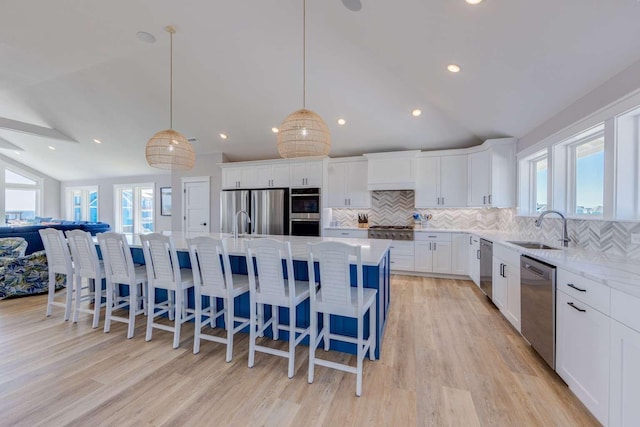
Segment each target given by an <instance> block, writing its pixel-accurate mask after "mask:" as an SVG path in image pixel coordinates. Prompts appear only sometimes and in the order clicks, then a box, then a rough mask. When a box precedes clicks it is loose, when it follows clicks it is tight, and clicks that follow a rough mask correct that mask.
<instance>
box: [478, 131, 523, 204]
mask: <svg viewBox="0 0 640 427" xmlns="http://www.w3.org/2000/svg"><path fill="white" fill-rule="evenodd" d="M516 142H517V139H516V138H501V139H490V140H487V141H486V142H485V143H484V144H482V150H481V151H477V152H473V153H470V154H469V156H468V171H467V173H468V176H467V178H468V198H467V204H468V206H473V207H475V206H492V207H497V208H510V207H514V206H515V202H516V194H515V193H516V185H515V183H516V159H515V151H516Z"/></svg>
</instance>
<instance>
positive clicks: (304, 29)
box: [302, 0, 307, 109]
mask: <svg viewBox="0 0 640 427" xmlns="http://www.w3.org/2000/svg"><path fill="white" fill-rule="evenodd" d="M302 108H305V109H306V108H307V0H302Z"/></svg>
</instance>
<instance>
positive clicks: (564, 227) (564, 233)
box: [536, 210, 571, 248]
mask: <svg viewBox="0 0 640 427" xmlns="http://www.w3.org/2000/svg"><path fill="white" fill-rule="evenodd" d="M552 213H554V214H558V215H559V216H560V218H562V239H560V241H561V242H562V244H563V245H564V247H565V248H567V247H569V242H570V241H571V239H570V238H569V234H568V233H567V218H565V216H564V215H563V214H562V213H561V212H558V211H553V210H549V211H544V212H542V213H541V214H540V216H539V217H538V219H536V227H542V218H544V217H545V215H548V214H552Z"/></svg>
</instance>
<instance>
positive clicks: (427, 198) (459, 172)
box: [415, 154, 468, 208]
mask: <svg viewBox="0 0 640 427" xmlns="http://www.w3.org/2000/svg"><path fill="white" fill-rule="evenodd" d="M467 167H468V166H467V155H466V154H460V155H453V156H450V155H433V154H425V155H421V156H419V157H418V159H417V179H416V193H415V206H416V207H417V208H431V207H464V206H467V193H468V191H467Z"/></svg>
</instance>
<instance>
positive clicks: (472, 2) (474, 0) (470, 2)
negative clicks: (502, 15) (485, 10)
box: [466, 0, 482, 5]
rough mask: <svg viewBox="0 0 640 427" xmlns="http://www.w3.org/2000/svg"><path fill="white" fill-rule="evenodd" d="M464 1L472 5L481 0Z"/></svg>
mask: <svg viewBox="0 0 640 427" xmlns="http://www.w3.org/2000/svg"><path fill="white" fill-rule="evenodd" d="M466 1H467V3H469V4H473V5H476V4H480V3H482V0H466Z"/></svg>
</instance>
